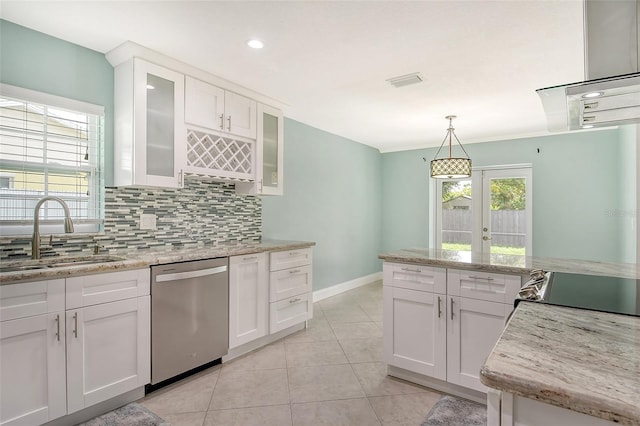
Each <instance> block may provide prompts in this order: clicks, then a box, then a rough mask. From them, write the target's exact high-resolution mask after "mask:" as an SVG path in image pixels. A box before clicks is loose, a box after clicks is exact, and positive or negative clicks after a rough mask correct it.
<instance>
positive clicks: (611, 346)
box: [480, 303, 640, 425]
mask: <svg viewBox="0 0 640 426" xmlns="http://www.w3.org/2000/svg"><path fill="white" fill-rule="evenodd" d="M480 380H481V381H482V383H484V384H485V385H487V386H489V387H491V388H494V389H498V390H502V391H506V392H511V393H513V394H515V395H520V396H523V397H526V398H531V399H535V400H538V401H541V402H545V403H548V404H553V405H556V406H558V407H563V408H567V409H570V410H574V411H578V412H581V413H585V414H588V415H591V416H595V417H600V418H603V419H606V420H610V421H613V422H618V423H620V424H623V425H638V424H640V317H634V316H627V315H616V314H610V313H605V312H597V311H589V310H583V309H574V308H565V307H559V306H552V305H545V304H541V303H520V304H519V305H518V307H517V308H516V310H515V312H514V314H513V316H512V317H511V320H510V321H509V323H508V324H507V327H506V328H505V330H504V332H503V333H502V336H501V337H500V340H499V341H498V343H497V344H496V346H495V347H494V349H493V352H491V354H490V355H489V357H488V359H487V361H486V363H485V365H484V366H483V368H482V370H481V372H480Z"/></svg>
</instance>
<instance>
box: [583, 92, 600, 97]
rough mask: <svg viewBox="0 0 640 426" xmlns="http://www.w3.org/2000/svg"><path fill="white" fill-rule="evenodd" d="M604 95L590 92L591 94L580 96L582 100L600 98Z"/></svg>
mask: <svg viewBox="0 0 640 426" xmlns="http://www.w3.org/2000/svg"><path fill="white" fill-rule="evenodd" d="M602 95H604V93H603V92H591V93H587V94H584V95H582V97H583V98H597V97H598V96H602Z"/></svg>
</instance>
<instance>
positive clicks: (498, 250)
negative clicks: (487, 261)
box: [442, 243, 525, 256]
mask: <svg viewBox="0 0 640 426" xmlns="http://www.w3.org/2000/svg"><path fill="white" fill-rule="evenodd" d="M442 249H443V250H456V251H471V245H470V244H454V243H442ZM491 253H494V254H517V255H521V256H524V254H525V253H524V247H502V246H492V247H491Z"/></svg>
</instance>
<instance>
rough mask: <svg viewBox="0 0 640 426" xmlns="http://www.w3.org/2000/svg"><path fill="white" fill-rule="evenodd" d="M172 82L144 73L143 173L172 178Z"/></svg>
mask: <svg viewBox="0 0 640 426" xmlns="http://www.w3.org/2000/svg"><path fill="white" fill-rule="evenodd" d="M173 86H174V83H173V81H170V80H166V79H164V78H161V77H158V76H156V75H153V74H147V174H148V175H153V176H166V177H173V176H174V173H175V172H174V143H173V141H174V121H175V120H174V116H173V112H174V98H173V93H174V90H173Z"/></svg>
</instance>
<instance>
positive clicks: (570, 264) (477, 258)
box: [378, 248, 640, 279]
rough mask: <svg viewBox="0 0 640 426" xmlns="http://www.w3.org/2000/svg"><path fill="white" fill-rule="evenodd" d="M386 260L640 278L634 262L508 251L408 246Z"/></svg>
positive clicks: (517, 271)
mask: <svg viewBox="0 0 640 426" xmlns="http://www.w3.org/2000/svg"><path fill="white" fill-rule="evenodd" d="M378 258H379V259H382V260H384V261H386V262H399V263H411V264H416V265H428V266H440V267H444V268H458V269H470V270H474V271H484V272H495V273H502V274H518V275H522V274H528V273H529V272H530V271H533V270H536V269H543V270H545V271H554V272H570V273H580V274H588V275H603V276H612V277H623V278H634V279H639V278H640V268H639V267H638V265H636V264H631V263H612V262H596V261H591V260H580V259H557V258H549V257H532V256H521V255H507V254H481V253H474V252H469V251H457V250H436V249H425V248H408V249H401V250H395V251H393V252H389V253H383V254H380V255H379V256H378Z"/></svg>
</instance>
